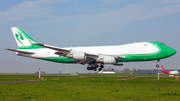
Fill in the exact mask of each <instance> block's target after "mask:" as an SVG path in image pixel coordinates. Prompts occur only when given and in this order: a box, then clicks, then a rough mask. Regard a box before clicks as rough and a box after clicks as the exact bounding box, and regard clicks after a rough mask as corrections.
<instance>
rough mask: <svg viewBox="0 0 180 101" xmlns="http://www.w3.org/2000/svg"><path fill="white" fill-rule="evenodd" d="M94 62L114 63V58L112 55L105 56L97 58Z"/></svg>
mask: <svg viewBox="0 0 180 101" xmlns="http://www.w3.org/2000/svg"><path fill="white" fill-rule="evenodd" d="M96 62H100V63H104V64H116V59H115V58H114V57H112V56H105V57H102V58H98V59H97V60H96Z"/></svg>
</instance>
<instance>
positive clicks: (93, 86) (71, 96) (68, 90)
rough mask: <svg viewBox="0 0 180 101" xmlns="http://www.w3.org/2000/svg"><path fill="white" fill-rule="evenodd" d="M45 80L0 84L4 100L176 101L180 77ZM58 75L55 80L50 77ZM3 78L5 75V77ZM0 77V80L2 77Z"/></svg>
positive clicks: (33, 77) (31, 77)
mask: <svg viewBox="0 0 180 101" xmlns="http://www.w3.org/2000/svg"><path fill="white" fill-rule="evenodd" d="M2 78H6V79H7V78H9V80H12V81H15V80H24V79H26V80H29V79H37V76H24V77H23V78H22V76H19V75H17V76H12V75H11V76H9V75H3V76H2V77H1V76H0V79H2ZM43 78H45V79H48V80H47V81H39V82H25V83H16V84H0V99H1V101H3V100H46V101H48V100H61V101H120V100H128V101H131V100H132V101H134V100H136V101H144V100H146V101H148V100H150V101H152V100H158V101H168V100H169V101H171V100H173V101H179V99H180V81H175V80H174V78H160V80H159V81H158V80H157V78H151V77H148V78H146V77H144V78H142V77H138V78H136V79H132V80H118V79H117V77H83V78H82V77H78V76H73V77H71V76H69V77H67V76H66V77H64V76H44V77H43ZM52 78H59V79H58V80H51V79H52ZM4 80H5V79H4ZM1 81H3V80H1Z"/></svg>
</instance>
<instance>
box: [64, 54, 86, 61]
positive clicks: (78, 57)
mask: <svg viewBox="0 0 180 101" xmlns="http://www.w3.org/2000/svg"><path fill="white" fill-rule="evenodd" d="M66 57H67V58H73V59H74V60H85V59H86V53H84V52H74V53H70V54H67V55H66Z"/></svg>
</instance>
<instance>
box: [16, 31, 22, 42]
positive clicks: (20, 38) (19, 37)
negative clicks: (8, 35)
mask: <svg viewBox="0 0 180 101" xmlns="http://www.w3.org/2000/svg"><path fill="white" fill-rule="evenodd" d="M17 32H18V34H17V33H16V34H15V36H16V39H17V40H18V41H19V43H21V44H22V45H24V44H23V43H22V42H21V40H24V37H23V36H22V35H21V33H20V32H19V31H17Z"/></svg>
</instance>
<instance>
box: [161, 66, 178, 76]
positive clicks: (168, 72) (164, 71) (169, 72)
mask: <svg viewBox="0 0 180 101" xmlns="http://www.w3.org/2000/svg"><path fill="white" fill-rule="evenodd" d="M161 67H162V73H164V74H179V72H178V71H177V70H175V71H166V70H165V69H164V66H163V65H161Z"/></svg>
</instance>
